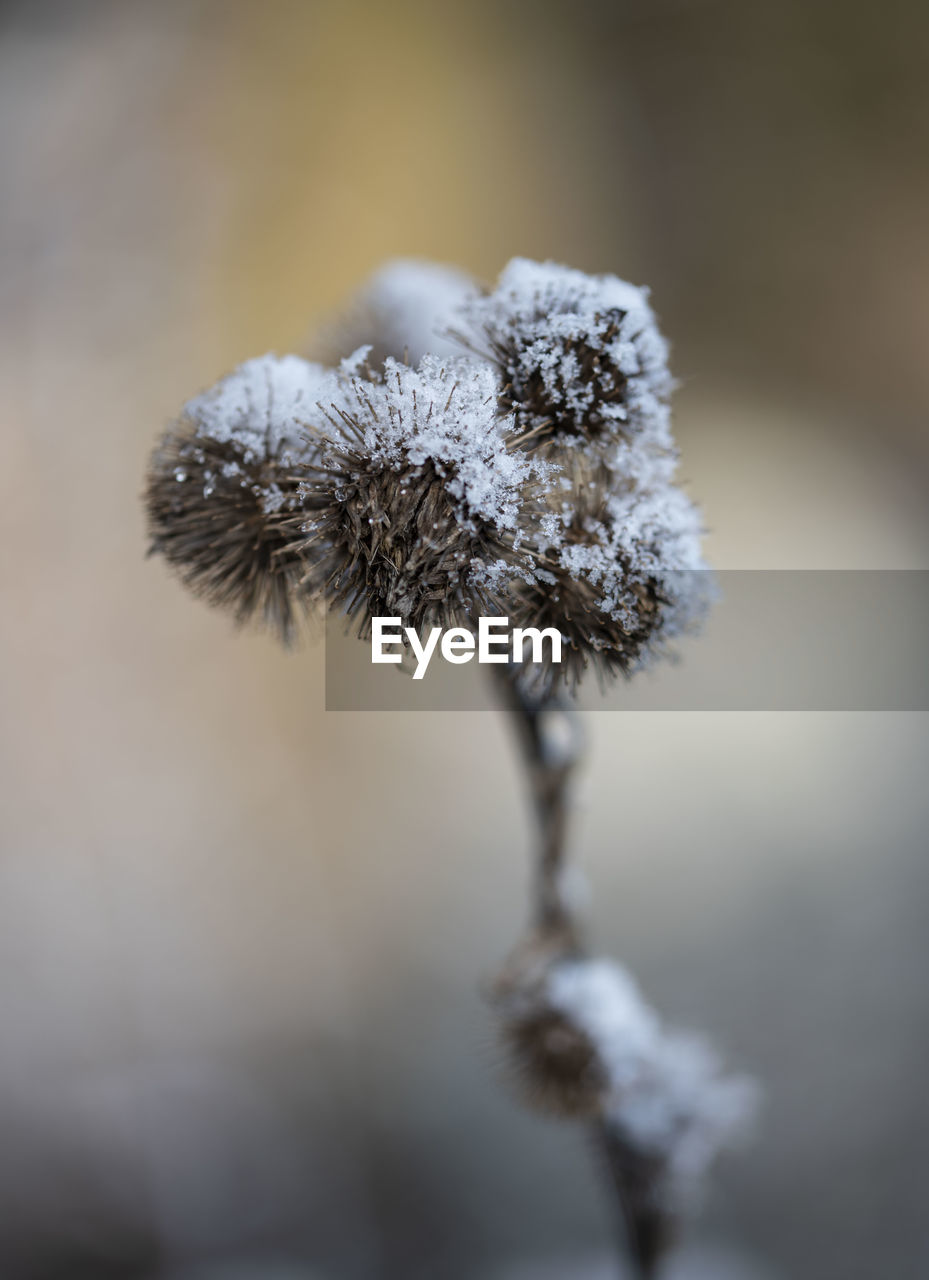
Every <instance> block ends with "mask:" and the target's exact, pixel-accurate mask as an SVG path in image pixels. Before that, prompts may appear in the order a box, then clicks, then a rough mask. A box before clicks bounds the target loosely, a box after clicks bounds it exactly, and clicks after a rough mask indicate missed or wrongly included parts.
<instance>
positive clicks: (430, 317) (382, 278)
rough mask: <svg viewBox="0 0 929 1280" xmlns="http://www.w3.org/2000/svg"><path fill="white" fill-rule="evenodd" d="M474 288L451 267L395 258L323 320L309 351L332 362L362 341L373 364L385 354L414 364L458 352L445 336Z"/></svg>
mask: <svg viewBox="0 0 929 1280" xmlns="http://www.w3.org/2000/svg"><path fill="white" fill-rule="evenodd" d="M476 292H477V284H476V282H475V281H474V280H473V279H472V278H471V277H470V276H469V275H466V274H465V272H463V271H459V270H458V269H457V268H456V267H446V266H443V265H441V264H440V263H437V262H423V261H420V260H419V259H415V258H396V259H394V260H393V261H390V262H386V263H385V264H384V265H383V266H382V267H380V268H379V269H378V270H377V271H375V273H374V274H373V275H372V276H371V277H370V278H369V279H368V280H367V281H366V282H365V283H364V284H363V285H362V286H361V288H360V289H359V290H358V292H357V293H356V294H355V296H354V297H353V298H352V299H350V301H349V302H348V304H347V305H346V306H345V308H344V309H343V311H342V312H341V313H339V314H337V315H336V316H335V317H334V318H333V319H332V320H330V321H329V322H328V323H327V324H325V325H323V327H322V329H321V331H320V332H319V333H318V334H317V335H316V336H315V338H314V339H313V341H312V342H311V344H310V354H311V355H312V356H313V358H314V359H317V360H321V361H322V362H323V363H324V364H335V363H337V362H338V361H339V360H340V359H341V358H342V357H343V356H346V355H348V353H349V352H350V351H355V350H356V349H357V348H358V347H361V346H366V345H367V346H370V348H371V356H370V358H371V364H372V366H374V367H377V366H379V365H380V364H382V363H383V361H384V360H386V359H387V358H388V357H391V358H393V359H395V360H402V361H404V362H405V363H408V364H411V365H417V364H419V362H420V360H421V359H422V358H423V356H425V355H435V356H440V357H443V358H444V357H452V356H456V355H460V354H461V348H460V346H459V345H458V344H457V343H456V342H454V341H453V340H452V339H451V338H449V337H447V336H444V335H445V333H446V331H447V329H448V327H449V325H450V324H451V323H452V320H453V317H454V315H455V313H456V310H457V308H458V307H459V306H461V305H462V303H464V302H465V300H466V299H467V298H469V297H470V296H471V295H472V294H475V293H476Z"/></svg>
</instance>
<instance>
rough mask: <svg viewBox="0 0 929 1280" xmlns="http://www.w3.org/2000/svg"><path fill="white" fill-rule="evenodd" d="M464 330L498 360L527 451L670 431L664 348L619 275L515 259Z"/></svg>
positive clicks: (474, 307)
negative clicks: (555, 444)
mask: <svg viewBox="0 0 929 1280" xmlns="http://www.w3.org/2000/svg"><path fill="white" fill-rule="evenodd" d="M459 316H460V318H461V321H460V328H459V330H458V332H459V334H460V336H461V338H462V339H463V340H464V341H465V342H466V343H467V344H468V345H469V346H471V347H473V349H474V350H476V351H478V352H481V353H482V354H484V355H486V357H487V358H488V359H490V360H492V361H494V362H495V363H496V364H497V365H498V366H499V368H500V371H501V377H502V381H503V384H504V386H503V391H502V395H503V401H504V405H505V406H506V407H507V408H508V409H510V410H511V411H512V412H513V413H515V414H516V417H517V421H518V423H519V426H520V429H521V433H522V438H523V441H524V443H525V445H526V447H529V448H538V447H540V446H543V445H545V444H548V443H551V442H554V443H557V444H558V445H561V446H564V445H569V446H570V445H574V444H577V443H581V442H590V441H592V440H602V441H604V442H606V443H608V442H609V441H611V440H612V439H614V438H621V439H631V438H633V437H635V436H636V435H639V434H641V433H643V432H646V431H649V430H652V431H654V430H655V429H658V430H661V428H662V426H663V425H665V426H666V424H667V400H668V397H669V395H670V392H671V389H672V386H673V383H672V382H671V379H670V376H669V374H668V367H667V344H666V342H665V341H664V339H663V338H662V336H661V334H660V333H659V331H658V328H657V326H656V324H655V319H654V316H653V315H652V312H651V308H650V307H649V305H648V301H647V293H646V291H645V290H643V289H637V288H636V287H635V286H634V285H630V284H627V283H626V282H625V281H624V280H619V279H617V277H616V276H589V275H586V274H585V273H584V272H582V271H573V270H571V269H570V268H568V267H562V266H558V265H556V264H555V263H551V262H546V263H538V262H530V261H529V260H528V259H526V258H514V259H513V260H512V262H510V263H509V264H508V265H507V267H506V268H505V269H504V270H503V272H502V273H501V275H500V279H499V281H498V282H497V286H496V288H495V289H494V290H493V291H492V292H490V293H487V294H483V295H477V296H474V297H473V298H470V299H466V300H465V301H464V302H463V303H462V304H461V306H460V307H459Z"/></svg>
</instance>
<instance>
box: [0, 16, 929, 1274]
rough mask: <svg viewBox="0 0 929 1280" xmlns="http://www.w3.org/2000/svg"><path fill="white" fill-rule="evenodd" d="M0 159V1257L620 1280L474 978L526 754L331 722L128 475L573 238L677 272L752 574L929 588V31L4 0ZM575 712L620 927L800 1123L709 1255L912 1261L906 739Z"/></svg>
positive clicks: (917, 1247)
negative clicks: (159, 449)
mask: <svg viewBox="0 0 929 1280" xmlns="http://www.w3.org/2000/svg"><path fill="white" fill-rule="evenodd" d="M0 137H2V141H0V148H2V174H3V180H2V183H0V204H2V223H0V236H2V239H0V277H2V281H3V302H2V313H0V329H2V344H0V413H2V418H3V424H2V433H0V487H2V493H0V522H2V528H3V536H2V539H0V573H2V594H0V611H2V613H0V616H2V627H0V844H2V851H0V1028H2V1032H0V1275H2V1276H3V1277H4V1278H5V1280H6V1278H7V1277H9V1278H11V1280H19V1278H20V1277H24V1278H28V1280H57V1278H58V1277H85V1276H86V1277H100V1278H102V1280H106V1278H107V1277H170V1278H171V1280H175V1278H176V1277H193V1276H196V1277H211V1278H212V1280H216V1278H219V1277H222V1280H233V1278H235V1280H244V1278H245V1277H263V1278H264V1280H301V1278H302V1280H311V1278H314V1280H356V1278H357V1280H472V1278H476V1277H481V1278H485V1277H487V1278H491V1280H505V1278H507V1277H510V1278H512V1280H515V1278H516V1277H519V1280H541V1278H542V1277H544V1278H545V1280H555V1278H556V1277H558V1278H559V1280H560V1278H561V1277H567V1278H578V1280H579V1278H581V1277H584V1276H587V1275H590V1276H593V1275H594V1274H596V1275H598V1276H604V1277H606V1276H609V1275H610V1274H611V1272H610V1270H609V1266H608V1261H607V1259H608V1257H609V1252H610V1249H611V1240H612V1222H611V1219H610V1214H609V1210H608V1207H607V1205H606V1203H605V1201H604V1199H603V1198H602V1197H601V1195H600V1188H599V1186H598V1184H597V1180H596V1177H595V1173H594V1170H593V1168H592V1165H591V1163H590V1161H589V1159H588V1152H587V1151H586V1150H585V1146H584V1141H583V1138H582V1136H581V1135H580V1134H579V1133H577V1132H576V1131H574V1130H573V1129H570V1128H562V1127H559V1126H558V1125H556V1124H553V1123H546V1122H544V1121H541V1120H537V1119H534V1118H532V1117H530V1116H525V1115H523V1114H522V1113H521V1112H520V1111H519V1109H518V1108H517V1107H516V1106H515V1105H514V1104H513V1102H512V1099H511V1098H510V1097H509V1096H508V1094H507V1092H506V1089H505V1088H504V1087H503V1086H502V1085H501V1078H500V1077H501V1062H500V1057H499V1053H498V1051H497V1048H496V1046H495V1044H494V1040H493V1036H492V1030H491V1026H490V1022H489V1018H488V1014H487V1011H486V1009H485V1007H484V1003H483V1000H482V997H481V988H482V986H483V985H486V983H487V982H488V981H489V980H490V979H491V978H492V976H493V975H494V973H495V971H496V969H497V967H498V965H499V963H500V961H501V959H502V957H503V956H504V954H505V953H506V951H507V950H508V948H509V947H510V945H511V943H512V942H513V940H514V939H515V937H516V936H517V934H518V932H519V930H520V928H521V927H522V923H523V920H524V913H525V900H526V885H527V870H528V843H529V827H528V815H527V812H526V807H525V804H524V799H525V797H524V795H523V791H522V780H521V778H520V776H519V772H518V769H517V765H516V761H515V758H514V756H513V754H512V752H511V743H510V741H509V737H508V732H507V726H506V724H505V723H504V721H503V719H502V718H501V717H498V716H495V715H494V714H493V713H487V714H475V715H467V714H458V715H455V714H439V713H436V714H418V715H417V714H387V713H384V714H367V715H365V714H343V715H339V714H334V713H329V714H326V713H325V711H324V710H323V678H322V677H323V664H322V657H323V655H322V648H321V646H316V647H315V648H314V647H310V648H308V649H306V650H304V651H303V652H300V653H298V654H296V655H285V654H282V653H280V652H278V651H277V650H276V649H275V647H274V645H273V643H272V642H271V641H270V640H269V639H267V638H265V637H263V636H260V635H258V636H255V635H246V634H243V635H237V634H236V633H235V632H234V631H233V629H232V628H231V627H230V625H229V624H228V623H227V621H226V619H225V618H224V617H221V616H216V615H214V614H212V613H210V612H209V611H207V610H206V609H204V608H202V607H201V606H200V605H199V604H197V603H196V602H195V601H193V600H192V599H191V598H190V597H188V595H187V594H186V593H185V592H183V591H182V590H181V589H180V588H179V587H178V586H177V584H176V583H175V582H174V581H173V580H171V578H170V577H169V575H168V573H167V572H166V570H165V566H164V565H163V564H162V563H161V562H157V561H146V560H145V559H144V552H145V547H146V542H145V532H144V524H143V518H142V511H141V506H140V503H139V493H140V490H141V486H142V476H143V471H144V467H145V462H146V456H147V454H148V451H149V449H150V447H151V445H152V443H153V441H154V439H155V436H156V434H157V433H158V432H159V431H160V430H161V428H162V427H163V425H164V424H165V423H166V422H167V421H168V420H169V419H170V418H171V417H172V416H173V415H174V414H175V413H176V411H177V409H178V407H179V405H180V404H181V402H182V401H183V400H184V399H186V398H187V397H188V396H190V395H191V394H193V393H195V392H196V391H198V390H199V389H201V388H202V387H204V386H205V385H207V384H209V383H211V382H213V381H214V380H215V379H216V378H217V377H218V376H219V375H221V374H222V373H224V372H226V371H227V370H228V369H230V368H231V367H232V366H233V365H235V364H236V363H237V362H238V361H240V360H242V359H244V358H246V357H248V356H252V355H255V354H259V353H261V352H264V351H267V350H272V349H273V350H277V351H281V352H283V351H289V350H294V349H296V348H299V347H300V346H301V344H302V343H303V342H304V341H305V339H306V336H307V334H308V332H309V331H310V329H311V326H312V324H313V322H314V320H315V319H316V318H318V317H319V316H321V315H324V314H325V313H327V312H328V311H329V310H330V308H332V307H333V306H334V305H335V304H336V303H337V302H338V301H339V299H340V298H341V297H342V296H343V295H344V294H345V293H346V291H348V290H350V289H352V288H353V287H354V286H355V285H357V284H358V283H359V282H360V281H361V280H362V279H363V277H364V276H365V275H366V274H367V273H368V272H369V271H370V270H371V269H373V268H374V267H375V266H377V265H378V264H379V263H380V262H381V261H382V260H384V259H385V258H387V257H391V256H395V255H398V254H400V255H415V256H424V257H428V258H435V259H438V260H439V261H445V262H451V263H455V264H457V265H460V266H463V267H465V268H467V269H469V270H471V271H473V272H475V273H477V274H478V275H479V276H480V277H482V278H484V279H488V280H491V279H493V277H494V276H495V275H496V273H497V272H498V270H499V269H500V268H501V266H502V265H503V264H504V263H505V261H506V260H507V259H508V258H509V257H511V256H512V255H514V254H523V255H527V256H531V257H538V258H549V257H550V258H554V259H556V260H558V261H563V262H567V263H569V264H571V265H573V266H577V267H581V268H584V269H588V270H595V271H615V272H617V273H618V274H620V275H622V276H624V277H626V278H628V279H631V280H633V281H635V282H637V283H647V284H649V285H650V286H651V287H652V291H653V294H652V296H653V302H654V305H655V307H656V309H657V311H658V313H659V315H660V316H661V318H662V322H663V325H664V328H665V330H666V332H667V333H668V334H669V335H670V337H671V338H672V340H673V342H674V349H675V372H676V373H677V375H678V376H679V378H680V379H681V382H682V387H681V390H680V392H679V395H678V399H677V423H678V435H679V439H680V443H681V446H682V452H683V471H684V474H685V476H686V478H687V480H688V482H689V486H690V489H691V492H692V493H693V494H694V496H696V497H697V498H698V500H699V501H700V502H701V503H702V504H703V506H704V508H705V511H706V514H707V519H708V522H709V524H710V525H711V527H712V533H711V537H710V540H709V545H708V554H709V557H710V558H711V560H713V561H714V562H715V563H716V564H717V565H719V566H721V567H728V568H756V567H757V568H764V567H794V568H796V567H816V568H915V567H922V568H926V567H929V513H927V504H926V494H927V479H929V430H927V424H929V360H927V358H926V342H927V336H929V235H927V228H929V165H927V156H929V8H927V7H926V6H924V5H921V4H919V3H917V0H885V3H884V4H883V5H881V6H874V5H870V4H864V3H858V2H857V0H855V2H849V0H844V2H843V0H777V2H775V0H759V2H758V3H751V4H745V3H742V2H741V0H717V2H714V0H650V2H649V3H647V4H642V3H631V2H627V0H573V2H572V3H570V4H555V3H545V2H543V0H535V2H534V3H530V2H529V0H523V2H513V0H497V3H494V4H490V3H483V0H472V2H471V3H468V4H465V3H454V4H441V3H439V4H436V3H432V4H426V3H406V2H404V0H398V2H397V3H382V4H377V3H374V2H373V0H371V2H370V3H352V2H351V0H344V2H342V3H336V2H335V0H321V2H320V3H314V2H313V0H306V2H305V3H297V2H296V0H292V2H287V0H263V2H262V3H257V2H253V3H247V2H245V0H224V2H223V0H188V2H186V3H181V2H179V0H153V2H152V3H142V2H138V3H136V2H129V3H127V2H125V0H124V2H123V3H118V2H116V0H114V2H112V3H108V2H107V0H99V2H96V3H85V2H82V0H61V2H60V3H52V2H50V0H20V2H18V3H17V2H12V3H6V4H3V5H2V7H0ZM587 729H588V733H589V738H590V759H589V766H588V769H587V779H586V790H585V797H584V800H585V803H584V807H583V809H582V811H581V812H580V814H579V815H578V818H577V822H576V829H575V841H576V849H577V854H578V859H579V861H580V863H581V865H582V866H583V868H584V870H585V872H586V874H587V875H588V877H589V880H590V883H591V886H592V893H591V902H590V916H591V929H592V932H593V935H594V938H595V940H596V943H597V945H598V946H599V947H600V948H602V949H603V950H606V951H610V952H612V953H614V954H616V955H618V956H621V957H622V958H623V960H624V961H625V962H626V963H627V964H629V965H630V966H631V967H632V968H633V969H634V971H635V972H636V973H637V974H638V976H639V978H640V980H641V981H642V984H643V986H644V988H645V990H646V992H647V993H648V994H649V996H650V997H651V998H652V999H653V1000H654V1001H655V1003H656V1004H657V1005H658V1006H659V1007H660V1008H661V1009H662V1010H663V1011H664V1012H665V1013H666V1014H667V1015H668V1016H669V1017H671V1018H674V1019H675V1020H677V1021H678V1022H681V1023H684V1024H686V1025H690V1026H696V1027H705V1028H706V1029H707V1030H708V1031H710V1032H711V1033H712V1034H713V1035H714V1036H715V1037H716V1039H717V1040H718V1041H719V1043H720V1044H721V1045H723V1046H724V1047H725V1049H726V1051H727V1054H728V1056H729V1057H730V1059H731V1060H732V1061H733V1062H734V1063H736V1064H737V1065H738V1066H740V1067H744V1068H747V1069H750V1070H751V1071H753V1072H755V1073H756V1074H757V1075H758V1076H759V1077H760V1078H761V1080H762V1081H763V1082H764V1085H765V1088H766V1092H767V1105H766V1110H765V1113H764V1116H763V1121H762V1125H761V1128H760V1130H759V1134H758V1137H757V1139H756V1141H755V1143H754V1145H753V1146H751V1147H750V1148H749V1149H748V1150H746V1151H745V1152H744V1153H741V1154H739V1155H738V1156H735V1157H732V1158H730V1159H729V1160H728V1162H727V1163H725V1164H724V1165H722V1166H721V1167H720V1170H719V1173H718V1176H717V1178H716V1180H715V1184H714V1190H713V1192H712V1194H711V1197H710V1200H709V1203H708V1205H707V1212H706V1214H705V1215H704V1217H703V1219H702V1220H701V1222H700V1223H699V1224H698V1225H697V1226H695V1227H694V1229H693V1231H692V1233H691V1237H690V1239H691V1241H692V1242H693V1244H692V1248H693V1249H695V1250H697V1253H696V1254H695V1255H694V1257H695V1259H698V1258H702V1261H698V1260H695V1261H693V1263H692V1269H691V1270H688V1271H687V1274H688V1275H697V1274H700V1275H702V1276H705V1277H707V1280H729V1277H735V1276H753V1277H782V1278H785V1277H790V1278H795V1280H873V1278H874V1277H878V1276H880V1277H893V1278H894V1280H917V1277H925V1276H926V1275H927V1274H929V1212H927V1208H929V1206H927V1198H929V1197H927V1175H926V1160H925V1148H926V1142H927V1139H929V1100H927V1092H926V1088H925V1074H926V1068H927V1059H929V999H927V994H926V992H927V972H929V928H927V923H926V916H927V912H929V869H927V865H926V845H927V840H926V830H927V819H929V798H927V788H926V762H927V748H929V726H927V720H926V717H925V716H924V715H918V714H896V715H891V714H873V713H869V714H852V713H847V714H833V715H826V714H812V713H804V714H730V715H727V714H723V713H720V714H703V713H683V714H674V713H636V714H621V713H609V714H607V713H601V714H599V715H598V714H591V715H590V716H589V717H588V718H587ZM585 1267H587V1268H588V1270H586V1271H585ZM598 1267H599V1268H600V1269H599V1270H597V1268H598ZM701 1268H702V1269H701Z"/></svg>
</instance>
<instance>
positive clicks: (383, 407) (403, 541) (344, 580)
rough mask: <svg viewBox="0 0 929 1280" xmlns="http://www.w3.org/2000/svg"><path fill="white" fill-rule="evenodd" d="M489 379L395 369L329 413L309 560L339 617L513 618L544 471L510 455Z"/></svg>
mask: <svg viewBox="0 0 929 1280" xmlns="http://www.w3.org/2000/svg"><path fill="white" fill-rule="evenodd" d="M497 391H498V385H497V381H496V377H495V374H494V372H493V370H492V369H491V368H490V367H489V366H487V365H483V364H479V363H477V362H475V361H471V360H467V359H462V358H457V359H455V360H450V361H446V362H442V361H440V360H438V359H436V358H435V357H431V356H427V357H425V358H424V360H423V361H422V362H421V364H420V366H419V368H418V369H411V368H409V367H408V366H406V365H403V364H400V363H398V362H396V361H394V360H390V359H388V360H387V361H386V362H385V366H384V378H383V381H382V382H380V383H376V384H372V383H369V382H363V381H361V380H358V379H355V380H354V381H353V382H352V383H351V385H350V388H349V389H348V390H347V391H346V392H345V393H344V394H343V395H341V396H340V397H339V398H338V399H336V400H335V401H334V402H333V404H332V405H331V406H330V418H331V426H332V429H331V432H330V442H329V447H328V448H327V450H326V451H325V453H324V455H323V457H322V458H321V460H320V461H319V462H317V463H311V464H309V465H308V466H307V469H306V480H305V483H304V484H303V486H302V487H301V495H302V499H303V504H304V509H305V511H306V514H307V524H306V526H305V529H306V542H305V545H304V548H303V550H304V553H305V554H306V555H307V556H308V557H310V558H311V559H312V560H313V562H314V568H313V572H312V577H313V581H314V583H315V586H316V588H317V589H318V590H320V591H323V592H324V593H325V595H326V598H327V600H328V602H329V604H330V607H332V608H335V609H341V610H342V611H343V612H345V613H346V614H347V615H348V616H350V617H353V618H358V619H359V620H360V631H361V633H362V634H367V631H368V628H369V625H370V619H371V618H372V617H399V618H401V619H402V622H403V624H404V625H405V626H410V627H415V628H417V629H419V628H421V627H424V626H428V625H433V624H438V625H441V626H446V625H449V623H450V622H451V621H453V620H456V619H457V620H458V621H459V622H463V621H467V619H468V618H470V617H473V616H474V615H476V614H481V613H485V614H486V613H497V612H505V609H504V608H503V607H502V597H503V594H505V592H506V589H507V587H508V584H509V581H510V579H511V578H512V577H513V576H515V575H518V574H520V573H522V574H524V575H528V574H529V572H530V571H529V569H528V568H527V567H526V564H525V562H524V558H523V554H522V552H521V551H520V543H521V539H522V536H523V533H524V531H525V529H526V528H529V527H531V525H532V520H533V505H532V504H533V501H534V498H533V492H534V490H533V485H534V477H535V475H536V474H537V472H538V470H539V467H538V464H535V463H532V462H531V461H529V460H528V459H526V458H525V457H524V456H523V455H522V454H521V453H519V452H518V451H517V452H515V453H514V452H510V451H509V450H508V448H507V442H506V430H507V425H508V424H507V423H506V422H505V421H501V419H500V417H499V414H498V408H497Z"/></svg>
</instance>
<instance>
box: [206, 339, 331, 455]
mask: <svg viewBox="0 0 929 1280" xmlns="http://www.w3.org/2000/svg"><path fill="white" fill-rule="evenodd" d="M338 385H339V378H338V375H337V373H336V372H335V371H334V370H332V369H327V368H325V367H324V366H323V365H319V364H312V363H310V361H308V360H303V359H301V358H300V356H275V355H271V354H268V355H264V356H257V357H256V358H255V359H253V360H246V361H245V363H244V364H240V365H239V366H238V368H236V369H234V370H233V372H232V373H230V374H228V375H227V376H226V377H225V378H222V379H221V380H220V381H219V382H218V383H217V384H216V385H215V386H214V387H211V388H210V389H209V390H208V391H204V392H202V393H201V394H200V395H199V396H196V397H194V399H193V400H189V401H188V402H187V404H186V405H185V406H184V416H185V417H187V418H188V419H189V420H190V421H191V422H192V423H193V424H194V426H195V434H196V435H197V436H198V437H201V438H208V439H210V440H214V441H216V442H217V443H229V444H232V445H234V446H235V447H236V448H237V449H238V450H239V451H240V452H241V453H242V455H243V456H244V457H245V458H246V459H247V460H248V461H255V460H257V459H262V458H263V459H270V458H279V459H280V458H284V457H285V456H288V455H289V456H292V457H300V456H302V455H303V454H305V452H306V450H307V448H308V447H309V446H310V444H311V442H312V437H311V433H310V427H311V425H313V426H318V424H319V422H320V420H321V418H322V415H321V413H320V411H319V408H318V404H319V402H320V401H324V402H325V401H328V400H330V399H331V398H332V396H333V395H335V394H336V393H337V389H338Z"/></svg>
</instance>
